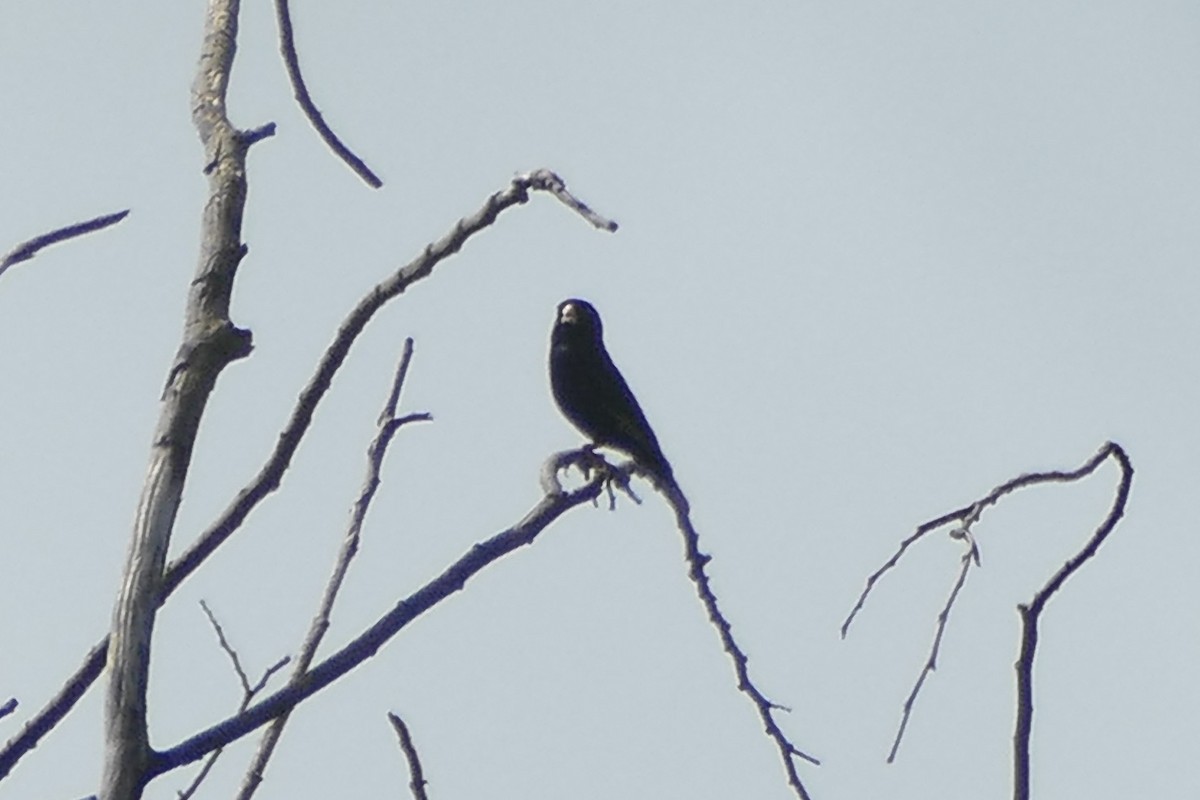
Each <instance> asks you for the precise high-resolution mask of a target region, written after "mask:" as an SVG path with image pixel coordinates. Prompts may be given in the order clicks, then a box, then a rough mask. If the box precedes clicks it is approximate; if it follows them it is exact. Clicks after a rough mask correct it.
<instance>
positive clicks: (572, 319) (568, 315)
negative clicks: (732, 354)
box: [558, 303, 579, 324]
mask: <svg viewBox="0 0 1200 800" xmlns="http://www.w3.org/2000/svg"><path fill="white" fill-rule="evenodd" d="M558 321H559V322H566V323H568V324H574V323H576V322H579V309H578V308H576V307H575V304H574V303H567V304H566V305H565V306H563V307H562V312H560V313H559V315H558Z"/></svg>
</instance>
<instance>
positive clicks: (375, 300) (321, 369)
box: [0, 169, 617, 780]
mask: <svg viewBox="0 0 1200 800" xmlns="http://www.w3.org/2000/svg"><path fill="white" fill-rule="evenodd" d="M531 191H535V192H538V191H540V192H549V193H551V194H553V195H554V196H555V197H556V198H558V199H559V200H560V201H562V202H563V203H564V204H566V205H567V207H569V208H571V209H572V210H574V211H576V212H577V213H580V214H581V215H582V216H583V217H584V218H585V219H587V221H588V222H590V223H591V224H592V225H594V226H595V227H597V228H600V229H601V230H607V231H615V230H616V229H617V224H616V223H615V222H612V221H611V220H608V219H606V218H604V217H601V216H599V215H598V214H595V212H593V211H591V209H588V208H587V206H586V205H584V204H582V203H579V202H578V201H577V200H575V199H574V197H573V195H570V193H569V192H566V190H565V187H564V184H563V180H562V178H560V177H558V175H556V174H555V173H553V172H551V171H550V170H548V169H538V170H534V171H533V172H530V173H527V174H525V175H519V176H517V177H516V178H513V180H512V181H511V183H510V184H509V186H508V187H507V188H505V189H503V190H501V191H499V192H496V193H495V194H493V195H491V196H490V197H488V198H487V200H486V201H484V204H483V206H482V207H481V208H480V209H479V210H478V211H476V212H475V213H474V214H472V215H471V216H469V217H464V218H463V219H460V220H459V221H458V222H457V223H456V224H455V225H454V228H453V229H452V230H451V231H450V232H449V233H447V234H446V235H445V236H443V237H442V238H441V239H438V240H437V241H436V242H433V243H431V244H429V245H427V246H426V247H425V249H424V251H423V252H422V253H421V255H419V256H417V257H416V258H415V259H413V260H412V261H410V262H409V263H408V264H406V265H404V266H403V267H401V268H400V269H398V270H397V271H396V272H395V273H394V274H393V275H392V276H391V277H389V278H387V279H386V280H384V281H382V282H381V283H379V284H377V285H376V286H375V287H374V288H372V289H371V290H370V291H369V292H368V293H367V294H366V296H365V297H363V299H362V300H361V301H359V303H358V305H357V306H355V308H354V309H353V310H352V311H351V312H350V314H349V316H347V318H346V319H345V320H344V321H343V322H342V324H341V326H340V327H339V328H338V331H337V334H336V335H335V337H334V340H333V342H332V343H331V344H330V345H329V347H328V348H327V349H326V351H325V353H324V355H322V357H321V360H320V362H319V363H318V364H317V367H316V371H315V373H314V374H313V376H312V378H311V379H310V380H309V382H308V385H306V386H305V387H304V389H303V390H301V392H300V397H299V400H298V401H297V403H296V407H295V408H294V409H293V410H292V414H291V417H290V418H289V420H288V422H287V424H286V425H285V426H284V429H283V431H282V432H281V433H280V435H279V438H278V440H277V442H276V445H275V449H274V451H273V452H272V453H271V454H270V455H269V456H268V457H267V460H266V462H265V463H264V464H263V466H262V468H261V469H260V470H259V472H258V474H257V475H256V476H255V477H254V478H253V479H252V480H251V481H250V483H248V484H247V485H246V486H245V487H244V488H243V489H242V490H241V491H239V492H238V495H237V497H235V498H234V500H233V502H232V503H230V505H229V506H228V507H227V508H226V509H225V511H224V512H223V513H222V514H221V516H220V517H218V518H217V519H216V521H214V522H213V523H212V524H211V525H210V526H209V527H208V529H206V530H205V531H204V532H203V533H201V534H200V536H199V537H198V538H197V539H196V541H195V542H193V543H192V544H191V545H190V546H189V547H188V548H187V549H186V550H185V551H184V552H183V554H182V555H180V556H179V557H178V558H177V559H175V561H173V562H172V563H171V564H170V565H169V566H168V567H167V571H166V574H165V575H164V576H163V579H162V587H161V596H160V598H159V602H160V603H161V602H163V601H165V600H166V598H167V597H169V596H170V595H171V593H172V592H174V591H175V589H177V588H178V587H179V585H180V584H181V583H182V582H183V581H184V580H185V579H186V578H187V577H188V576H189V575H191V574H192V572H194V571H195V570H196V569H197V568H198V567H199V566H200V564H202V563H203V562H204V560H205V559H206V558H208V557H209V556H210V555H212V553H213V551H215V550H216V549H217V547H219V546H220V545H221V543H223V542H224V541H225V540H226V539H228V538H229V537H230V536H231V535H232V534H233V532H234V531H236V530H237V529H238V528H239V527H240V526H241V525H242V523H243V522H244V521H245V520H246V518H247V517H248V516H249V515H250V512H251V511H253V510H254V509H255V508H256V507H257V506H258V504H259V503H260V502H262V501H263V500H264V499H266V497H268V496H269V495H270V494H272V493H273V492H274V491H275V490H276V489H278V488H279V486H280V484H281V483H282V481H283V475H284V473H285V472H286V471H287V469H288V467H289V466H290V465H291V460H292V456H293V455H295V452H296V449H297V448H298V447H299V446H300V440H301V439H302V438H303V436H304V434H305V433H306V432H307V430H308V426H309V424H310V423H311V422H312V417H313V414H314V413H315V411H316V408H317V406H318V404H319V403H320V402H321V399H322V398H323V397H324V396H325V393H326V392H327V391H328V390H329V387H330V386H331V385H332V383H333V378H334V376H335V375H336V374H337V371H338V370H339V369H340V368H341V365H342V363H343V361H345V358H346V356H347V354H348V353H349V352H350V348H351V346H352V345H353V344H354V342H355V340H356V339H357V338H358V335H359V334H360V333H362V331H363V329H364V328H365V327H366V325H367V323H368V322H369V321H370V320H371V318H372V317H373V316H374V315H375V313H376V312H377V311H379V309H380V308H382V307H383V305H384V304H385V303H386V302H388V301H389V300H391V299H393V298H395V297H397V296H398V295H400V294H401V293H403V292H404V291H405V290H406V289H407V288H408V287H409V286H410V285H412V284H413V283H415V282H416V281H418V280H420V279H422V278H425V277H427V276H429V275H430V274H432V272H433V270H434V268H435V267H436V266H437V265H438V264H439V263H440V262H441V261H443V260H444V259H446V258H448V257H449V256H451V255H453V254H454V253H456V252H458V251H459V249H461V248H462V246H463V245H464V244H465V243H466V242H467V240H469V239H470V238H471V237H472V236H474V235H475V234H477V233H479V232H480V231H482V230H484V229H485V228H487V227H489V226H490V225H491V224H492V223H493V222H495V221H496V219H497V217H499V215H500V214H501V213H502V212H504V211H506V210H508V209H509V208H512V207H513V206H517V205H521V204H523V203H526V202H528V201H529V192H531ZM573 200H574V202H572V201H573ZM581 208H583V209H587V210H586V212H585V211H582V210H581ZM107 652H108V639H107V637H106V638H104V639H102V640H101V641H99V642H98V643H97V644H96V645H95V646H94V647H93V648H92V649H91V651H89V652H88V654H87V656H86V657H85V659H84V661H83V663H82V664H81V665H80V666H79V668H78V669H77V670H76V671H75V673H74V674H73V675H71V676H70V677H69V678H68V679H67V680H66V682H65V685H64V687H63V689H62V690H61V691H60V692H59V693H58V694H57V695H56V696H55V697H54V698H52V699H51V700H50V701H49V702H48V703H47V704H46V705H45V706H44V707H43V708H42V709H41V710H40V711H39V712H38V713H37V714H36V715H35V716H34V717H33V718H31V719H30V720H29V721H28V722H27V723H26V724H25V726H24V728H22V730H21V733H20V734H19V735H18V736H16V737H15V738H13V739H12V740H10V741H9V742H8V743H7V744H6V745H5V747H4V749H3V750H0V780H3V779H4V777H6V776H7V775H8V774H9V773H10V772H11V771H12V768H13V767H14V766H15V765H16V763H17V761H19V760H20V759H21V757H22V756H24V755H25V754H26V753H28V752H29V751H30V750H32V749H33V748H34V747H36V746H37V744H38V742H40V741H41V739H42V738H43V737H45V735H46V734H47V733H49V732H50V731H51V730H53V729H54V726H55V725H57V724H58V723H59V722H60V721H61V720H62V718H63V717H65V716H66V715H67V713H68V712H69V711H70V710H71V708H72V707H74V705H75V703H77V702H78V701H79V698H81V697H82V696H83V693H84V692H85V691H87V688H88V687H89V686H91V684H92V683H93V682H94V681H95V680H96V678H97V677H98V676H99V675H100V672H101V671H102V670H103V668H104V659H105V656H106V654H107Z"/></svg>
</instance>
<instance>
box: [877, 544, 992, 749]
mask: <svg viewBox="0 0 1200 800" xmlns="http://www.w3.org/2000/svg"><path fill="white" fill-rule="evenodd" d="M976 552H977V551H976V550H974V548H972V549H969V550H967V552H965V553H963V557H962V569H960V570H959V571H958V578H957V579H956V580H955V581H954V588H952V589H951V590H950V596H949V597H947V598H946V605H944V606H942V610H941V611H940V612H939V613H938V615H937V630H936V632H935V633H934V635H933V646H932V647H930V648H929V657H928V658H927V659H925V665H924V666H923V667H922V668H921V674H920V675H918V676H917V681H916V683H914V684H913V688H912V691H911V692H909V693H908V698H907V699H905V701H904V709H903V711H902V712H901V714H900V727H899V728H897V730H896V737H895V738H894V739H892V749H891V750H889V751H888V757H887V763H889V764H891V763H892V762H893V761H895V760H896V751H897V750H899V749H900V741H901V740H902V739H903V738H904V730H905V729H906V728H907V727H908V719H909V717H910V716H912V710H913V704H915V703H916V702H917V695H919V694H920V693H921V687H922V686H924V685H925V679H926V678H928V677H929V676H930V675H931V674H932V673H933V671H934V670H935V669H937V659H938V654H939V653H940V652H941V650H942V637H943V636H945V634H946V623H947V622H949V621H950V611H951V609H953V608H954V601H955V600H957V599H958V593H959V592H960V591H962V587H963V584H965V583H966V582H967V573H968V572H970V571H971V564H972V563H974V562H975V559H974V558H973V557H972V556H973V555H974V553H976Z"/></svg>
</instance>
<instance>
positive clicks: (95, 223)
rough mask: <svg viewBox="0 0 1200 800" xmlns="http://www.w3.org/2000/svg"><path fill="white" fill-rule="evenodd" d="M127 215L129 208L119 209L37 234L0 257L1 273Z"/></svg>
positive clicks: (115, 222) (116, 221)
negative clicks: (40, 252) (45, 250)
mask: <svg viewBox="0 0 1200 800" xmlns="http://www.w3.org/2000/svg"><path fill="white" fill-rule="evenodd" d="M127 216H129V209H128V208H127V209H125V210H124V211H118V212H117V213H115V214H105V215H104V216H102V217H96V218H94V219H89V220H87V221H86V222H77V223H75V224H74V225H68V226H66V227H65V228H58V229H57V230H53V231H50V232H49V233H43V234H42V235H41V236H35V237H33V238H32V239H30V240H29V241H27V242H22V243H21V244H19V245H17V246H16V247H14V248H13V249H12V250H10V251H9V252H8V254H7V255H5V256H4V258H3V259H0V275H3V274H4V272H5V271H6V270H7V269H8V268H9V267H11V266H12V265H14V264H20V263H21V262H22V261H28V260H29V259H31V258H33V257H34V256H36V255H37V254H38V251H39V250H41V249H43V248H46V247H49V246H50V245H52V244H58V243H59V242H64V241H66V240H67V239H74V238H75V237H76V236H83V235H84V234H87V233H91V232H92V231H98V230H100V229H101V228H107V227H108V226H110V225H116V224H117V223H118V222H120V221H121V220H123V219H125V217H127Z"/></svg>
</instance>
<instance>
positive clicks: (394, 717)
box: [387, 711, 429, 800]
mask: <svg viewBox="0 0 1200 800" xmlns="http://www.w3.org/2000/svg"><path fill="white" fill-rule="evenodd" d="M387 716H388V721H389V722H391V723H392V727H393V728H394V729H395V730H396V737H397V738H398V739H399V740H400V751H401V752H402V753H404V758H405V760H406V761H408V774H409V775H410V776H411V778H410V780H409V782H408V788H409V789H412V795H413V800H429V795H428V794H426V793H425V785H426V784H428V783H429V781H427V780H425V771H424V770H423V769H421V758H420V756H418V755H417V746H416V745H415V744H413V740H412V736H411V735H410V734H409V732H408V726H407V725H405V724H404V720H402V719H400V715H399V714H394V713H392V712H391V711H389V712H388V715H387Z"/></svg>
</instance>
